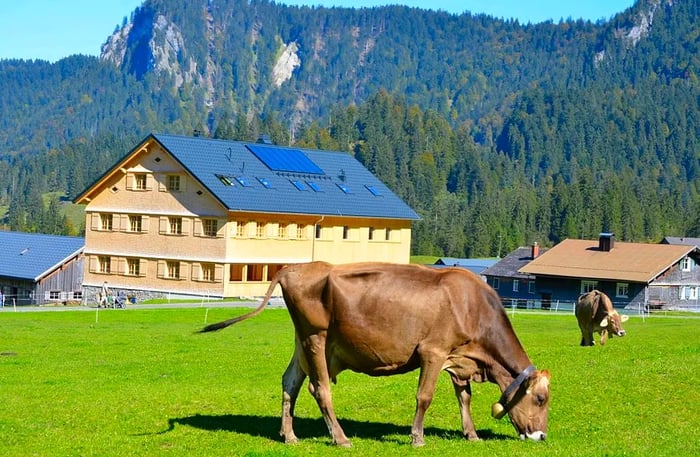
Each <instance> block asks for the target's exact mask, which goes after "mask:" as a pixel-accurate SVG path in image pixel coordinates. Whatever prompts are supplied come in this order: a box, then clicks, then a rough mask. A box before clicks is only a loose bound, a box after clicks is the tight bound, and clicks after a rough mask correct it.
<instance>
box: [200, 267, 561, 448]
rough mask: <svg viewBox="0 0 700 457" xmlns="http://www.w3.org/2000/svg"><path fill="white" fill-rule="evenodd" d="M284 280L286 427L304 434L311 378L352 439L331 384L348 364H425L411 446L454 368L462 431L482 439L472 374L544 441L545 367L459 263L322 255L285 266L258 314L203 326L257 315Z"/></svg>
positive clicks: (341, 439) (522, 428)
mask: <svg viewBox="0 0 700 457" xmlns="http://www.w3.org/2000/svg"><path fill="white" fill-rule="evenodd" d="M277 284H279V285H280V286H281V288H282V294H283V296H284V300H285V302H286V304H287V309H288V311H289V314H290V316H291V318H292V321H293V322H294V327H295V331H296V335H295V340H296V345H295V350H294V355H293V357H292V360H291V361H290V362H289V366H288V367H287V369H286V371H285V372H284V376H283V377H282V428H281V430H280V435H281V436H282V437H283V438H284V441H285V442H286V443H295V442H297V441H298V439H297V437H296V435H295V434H294V430H293V428H292V420H293V417H294V406H295V403H296V400H297V396H298V394H299V391H300V389H301V386H302V384H303V382H304V380H305V379H306V377H307V376H308V377H309V386H308V388H309V391H310V392H311V395H312V396H313V397H314V398H315V399H316V402H317V403H318V406H319V408H320V410H321V414H322V415H323V419H324V420H325V422H326V424H327V426H328V430H329V432H330V434H331V437H332V439H333V443H334V444H337V445H339V446H345V447H349V446H351V443H350V440H349V439H348V438H347V436H345V433H344V432H343V429H342V428H341V427H340V424H339V423H338V420H337V419H336V416H335V412H334V411H333V404H332V402H331V390H330V382H331V381H333V382H334V383H335V382H336V376H337V375H338V374H339V373H340V372H341V371H343V370H345V369H350V370H353V371H356V372H360V373H366V374H369V375H371V376H385V375H392V374H398V373H406V372H408V371H412V370H415V369H417V368H418V369H420V375H419V381H418V392H417V395H416V411H415V416H414V419H413V426H412V427H411V438H412V442H413V445H414V446H422V445H423V444H424V442H423V418H424V415H425V411H426V410H427V409H428V406H430V403H431V401H432V399H433V393H434V390H435V385H436V383H437V380H438V376H439V374H440V371H442V370H445V371H447V372H448V373H449V374H450V377H451V378H452V382H453V384H454V390H455V393H456V394H457V400H458V401H459V407H460V413H461V417H462V429H463V433H464V437H465V438H467V439H469V440H476V439H478V437H477V434H476V430H475V428H474V422H473V421H472V417H471V411H470V401H471V386H470V381H476V382H484V381H490V382H493V383H495V384H498V386H499V387H500V389H501V392H502V393H503V394H502V395H501V398H500V400H499V401H498V403H496V404H494V407H493V411H492V413H493V415H494V417H496V418H497V419H500V418H501V417H503V416H504V415H505V414H506V413H508V414H509V415H510V419H511V422H512V423H513V425H514V426H515V429H516V430H517V432H518V434H519V435H520V438H521V439H525V438H526V437H527V438H530V439H533V440H544V439H545V437H546V432H547V417H548V413H549V381H550V374H549V372H548V371H546V370H543V371H538V370H536V369H535V367H534V366H533V365H532V362H531V361H530V359H529V358H528V356H527V354H526V353H525V351H524V350H523V347H522V345H521V344H520V341H519V340H518V338H517V336H516V335H515V332H514V331H513V327H512V326H511V324H510V321H509V320H508V317H507V316H506V313H505V312H504V309H503V307H502V305H501V302H500V299H499V297H498V295H497V294H496V292H494V291H493V289H491V288H490V287H489V286H488V285H487V284H486V283H485V282H484V281H483V280H481V279H480V278H479V277H478V276H476V275H474V274H473V273H471V272H469V271H467V270H464V269H460V268H446V269H432V268H427V267H422V266H418V265H396V264H388V263H359V264H348V265H335V266H334V265H331V264H328V263H325V262H312V263H307V264H297V265H290V266H287V267H285V268H283V269H282V270H280V271H279V272H278V273H277V275H276V276H275V278H274V279H273V280H272V283H271V284H270V288H269V289H268V291H267V295H266V296H265V299H264V300H263V302H262V304H261V305H260V306H259V307H258V308H257V309H256V310H254V311H252V312H250V313H248V314H244V315H242V316H239V317H236V318H233V319H229V320H227V321H224V322H219V323H217V324H212V325H209V326H207V327H205V328H204V329H203V330H202V332H209V331H213V330H219V329H222V328H225V327H228V326H229V325H232V324H235V323H236V322H240V321H242V320H245V319H248V318H250V317H253V316H255V315H257V314H259V313H260V312H261V311H262V310H263V309H264V308H265V306H266V304H267V302H268V301H269V299H270V296H271V294H272V292H273V289H274V288H275V287H276V286H277Z"/></svg>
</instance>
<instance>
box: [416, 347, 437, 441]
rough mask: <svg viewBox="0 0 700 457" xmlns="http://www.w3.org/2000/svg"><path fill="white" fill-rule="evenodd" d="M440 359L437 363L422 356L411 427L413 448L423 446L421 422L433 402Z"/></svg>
mask: <svg viewBox="0 0 700 457" xmlns="http://www.w3.org/2000/svg"><path fill="white" fill-rule="evenodd" d="M443 360H444V358H441V359H440V360H439V362H438V361H437V359H436V358H431V357H426V356H423V362H422V363H421V368H420V375H419V377H418V392H417V393H416V414H415V416H414V418H413V426H412V427H411V442H412V444H413V445H414V446H416V447H418V446H423V445H424V444H425V441H424V440H423V421H424V418H425V411H426V410H427V409H428V407H429V406H430V403H432V401H433V394H434V393H435V385H436V384H437V379H438V376H439V375H440V371H441V370H442V362H443Z"/></svg>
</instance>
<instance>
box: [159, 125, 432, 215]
mask: <svg viewBox="0 0 700 457" xmlns="http://www.w3.org/2000/svg"><path fill="white" fill-rule="evenodd" d="M151 136H152V137H153V138H154V139H155V140H156V141H157V142H158V143H160V145H161V146H162V147H163V148H164V149H165V150H167V151H168V152H169V153H170V154H171V155H172V156H173V157H174V158H175V160H177V161H178V162H180V164H181V165H182V166H183V167H184V168H185V169H186V170H188V171H189V172H190V173H191V174H192V175H193V176H194V177H195V178H196V179H197V180H199V182H200V183H201V184H202V185H203V186H204V187H205V188H206V189H208V190H209V192H211V193H212V195H214V197H215V198H217V199H218V200H219V201H220V202H221V203H222V204H223V205H224V206H225V207H226V208H228V209H229V210H230V211H253V212H264V213H287V214H289V213H291V214H312V215H337V216H355V217H376V218H389V219H408V220H417V219H420V217H419V216H418V215H417V214H416V213H415V212H414V211H413V210H412V209H411V208H410V207H409V206H408V205H406V204H405V203H404V202H403V201H402V200H401V199H400V198H399V197H398V196H397V195H396V194H394V193H393V192H392V191H391V190H389V188H388V187H386V186H385V185H384V183H382V182H381V181H380V180H379V179H377V178H376V177H375V176H374V175H373V174H372V173H370V172H369V170H367V169H366V168H365V167H364V166H363V165H362V164H361V163H360V162H358V161H357V160H356V159H355V158H354V157H352V156H350V155H349V154H347V153H343V152H330V151H318V150H310V149H300V148H287V147H281V146H274V145H269V144H257V143H243V142H239V141H228V140H216V139H211V138H204V137H185V136H175V135H162V134H153V135H151ZM256 148H267V150H266V151H265V152H266V153H265V154H256V153H254V151H255V150H256ZM269 148H273V149H269ZM287 157H288V158H289V159H290V160H287V159H286V158H287ZM293 181H297V184H296V185H295V184H294V183H293ZM297 185H298V186H299V188H300V189H301V190H300V189H299V188H297Z"/></svg>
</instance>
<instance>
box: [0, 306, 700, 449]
mask: <svg viewBox="0 0 700 457" xmlns="http://www.w3.org/2000/svg"><path fill="white" fill-rule="evenodd" d="M245 311H246V310H245V309H231V308H226V309H223V308H218V309H217V308H211V309H206V308H192V309H128V310H99V311H97V310H92V311H85V310H75V311H72V310H71V311H47V312H17V313H15V312H12V310H11V309H5V310H3V311H2V312H0V329H2V330H1V331H0V354H2V355H0V436H1V437H2V439H0V455H2V456H32V455H35V456H69V455H70V456H78V455H80V456H150V455H153V456H156V455H157V456H161V455H174V456H207V457H209V456H224V455H225V456H234V455H248V456H263V455H274V456H277V455H282V456H296V455H304V456H306V455H317V456H321V455H323V456H325V455H343V456H347V455H372V456H375V455H397V456H399V455H400V456H405V455H407V454H411V455H441V456H442V455H461V456H506V455H507V456H532V455H537V456H602V455H610V456H617V455H620V456H622V455H625V456H651V455H654V456H686V455H688V456H694V455H700V444H699V440H698V434H699V433H700V415H698V413H697V411H698V404H700V388H699V387H700V337H699V336H698V334H699V331H700V320H699V319H694V318H678V317H651V318H647V319H645V320H644V321H643V320H642V318H640V317H632V318H631V319H630V321H628V322H627V323H626V325H625V328H626V330H627V336H626V337H624V338H614V339H612V340H610V341H609V342H608V344H607V345H606V346H604V347H600V346H595V347H592V348H582V347H579V346H578V342H579V340H580V334H579V333H578V328H577V326H576V322H575V319H574V318H573V316H571V315H568V314H567V315H554V314H551V315H543V314H530V313H526V312H525V313H517V314H515V315H513V316H511V319H512V321H513V324H514V326H515V329H516V332H517V333H518V335H519V337H520V339H521V341H522V342H523V345H524V346H525V348H526V350H527V352H528V354H529V355H530V358H531V359H532V360H533V362H534V363H535V364H536V365H537V366H538V367H539V368H547V369H549V370H550V371H551V372H552V403H551V411H550V423H549V430H548V439H547V441H545V442H541V443H535V442H529V441H527V442H521V441H520V440H518V438H517V435H516V432H515V430H514V428H513V427H512V425H511V424H510V423H509V422H508V420H507V419H504V420H501V421H496V420H494V419H492V418H491V417H490V408H491V404H492V403H493V402H495V401H496V400H497V399H498V397H499V395H500V393H499V391H498V389H497V387H496V386H495V385H493V384H475V385H474V386H473V391H474V401H473V405H472V412H473V416H474V420H475V422H476V427H477V431H478V432H479V434H480V435H481V437H482V441H480V442H474V443H470V442H466V441H464V440H463V439H462V438H461V433H460V430H459V422H460V421H459V411H458V409H457V402H456V400H455V398H454V393H453V391H452V386H451V383H450V381H449V377H448V376H447V374H443V375H442V376H441V378H440V383H439V385H438V388H437V391H436V396H435V400H434V402H433V404H432V406H431V407H430V409H429V410H428V413H427V415H426V421H425V425H426V446H425V447H423V448H420V449H413V448H412V447H411V445H410V439H409V436H408V435H409V432H410V426H411V421H412V418H413V411H414V395H415V388H416V385H417V372H413V373H409V374H406V375H400V376H393V377H385V378H371V377H368V376H365V375H359V374H356V373H352V372H344V373H342V374H341V375H340V376H339V378H338V385H336V386H333V398H334V404H335V408H336V413H337V414H338V417H339V420H340V423H341V425H342V426H343V428H344V429H345V432H346V434H347V435H348V436H349V437H350V438H351V439H352V440H353V445H354V447H353V449H351V450H347V449H336V448H335V447H333V446H331V445H330V437H329V435H328V432H327V429H326V426H325V424H324V422H323V420H322V419H321V415H320V412H319V411H318V407H317V406H316V404H315V402H314V401H313V399H312V398H311V396H310V395H309V394H308V393H307V392H306V389H305V388H304V391H302V393H301V395H300V397H299V402H298V405H297V417H298V418H297V420H296V422H295V425H296V427H295V429H296V432H297V435H298V436H299V438H300V439H301V443H300V444H298V445H295V446H286V445H284V444H282V443H281V441H280V439H279V435H278V430H279V426H280V404H281V398H280V391H281V386H280V384H281V380H280V379H281V376H282V372H283V371H284V369H285V367H286V365H287V363H288V361H289V358H290V357H291V354H292V346H293V341H292V340H293V327H292V324H291V322H290V320H289V317H288V315H287V312H286V310H284V309H268V310H266V311H265V312H264V313H262V314H261V315H260V316H258V317H256V318H254V319H252V320H250V321H246V322H243V323H240V324H237V325H235V326H233V327H231V328H228V329H226V330H223V331H222V332H218V333H212V334H195V333H194V332H195V331H196V330H198V329H200V328H201V327H202V326H203V325H204V323H205V317H206V319H207V322H208V323H212V322H215V321H219V320H223V319H225V318H229V317H231V316H232V315H234V314H238V313H243V312H245ZM98 313H99V314H98ZM509 316H510V314H509Z"/></svg>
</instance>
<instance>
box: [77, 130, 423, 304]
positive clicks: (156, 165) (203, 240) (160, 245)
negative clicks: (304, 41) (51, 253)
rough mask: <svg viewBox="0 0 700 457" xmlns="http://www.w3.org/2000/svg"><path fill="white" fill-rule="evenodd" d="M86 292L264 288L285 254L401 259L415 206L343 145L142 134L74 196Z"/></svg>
mask: <svg viewBox="0 0 700 457" xmlns="http://www.w3.org/2000/svg"><path fill="white" fill-rule="evenodd" d="M75 203H78V204H84V205H86V206H85V217H86V226H85V259H86V265H85V273H84V281H83V287H84V290H85V294H86V299H87V300H88V301H90V300H96V299H95V298H94V297H95V296H96V295H95V294H96V293H97V291H98V290H99V288H100V287H101V286H102V284H103V283H104V282H105V281H107V282H108V285H109V286H110V288H111V289H112V290H113V291H114V290H125V291H126V292H127V293H128V294H130V295H134V296H136V297H138V298H139V299H142V298H148V297H154V296H208V297H252V296H260V295H264V293H265V291H266V290H267V286H268V283H269V281H270V279H271V278H272V276H273V275H274V273H275V272H276V271H277V270H278V269H279V268H281V267H282V266H283V265H285V264H289V263H299V262H309V261H312V260H325V261H328V262H332V263H347V262H357V261H368V260H378V261H388V262H397V263H407V262H408V261H409V255H410V245H411V221H413V220H417V219H418V216H417V214H416V213H415V212H414V211H413V210H412V209H411V208H409V207H408V206H407V205H406V204H405V203H404V202H403V201H401V199H399V198H398V197H397V196H396V195H395V194H394V193H393V192H391V191H390V190H389V189H388V188H387V187H386V186H385V185H384V184H383V183H382V182H381V181H379V180H378V179H377V178H376V177H375V176H374V175H372V173H370V172H369V171H368V170H367V169H366V168H365V167H363V166H362V165H361V164H360V163H359V162H358V161H357V160H355V159H354V158H353V157H352V156H350V155H348V154H345V153H341V152H329V151H317V150H301V149H295V148H286V147H278V146H274V145H271V144H269V143H242V142H237V141H225V140H214V139H210V138H203V137H184V136H173V135H160V134H152V135H149V136H148V137H146V138H145V139H144V140H143V141H142V142H141V143H139V144H138V145H137V146H136V147H135V148H134V149H133V150H132V151H131V152H129V153H128V154H127V155H126V156H125V157H124V158H122V159H121V160H120V161H119V162H118V163H117V164H116V165H114V166H113V167H112V168H111V169H110V170H108V171H107V172H106V173H105V174H104V175H102V176H101V177H100V178H99V179H98V180H97V181H96V182H95V183H94V184H93V185H91V186H90V187H89V188H88V189H87V190H85V191H84V192H83V193H82V194H81V195H79V196H78V197H77V198H76V199H75Z"/></svg>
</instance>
